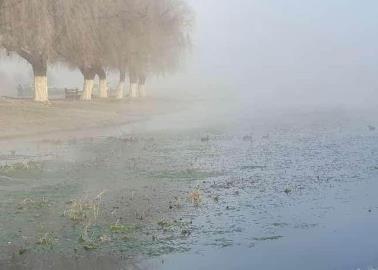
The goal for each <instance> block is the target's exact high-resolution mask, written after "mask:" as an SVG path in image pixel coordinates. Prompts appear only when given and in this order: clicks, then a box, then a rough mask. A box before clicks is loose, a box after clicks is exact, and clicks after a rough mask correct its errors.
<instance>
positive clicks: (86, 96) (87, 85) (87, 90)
mask: <svg viewBox="0 0 378 270" xmlns="http://www.w3.org/2000/svg"><path fill="white" fill-rule="evenodd" d="M92 91H93V80H88V79H86V80H84V86H83V93H82V95H81V97H80V99H81V100H91V99H92Z"/></svg>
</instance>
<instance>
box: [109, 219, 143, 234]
mask: <svg viewBox="0 0 378 270" xmlns="http://www.w3.org/2000/svg"><path fill="white" fill-rule="evenodd" d="M136 229H137V226H135V225H123V224H120V223H119V220H118V221H117V222H116V224H113V225H110V231H111V232H112V233H132V232H135V231H136Z"/></svg>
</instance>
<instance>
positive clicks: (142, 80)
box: [138, 74, 146, 97]
mask: <svg viewBox="0 0 378 270" xmlns="http://www.w3.org/2000/svg"><path fill="white" fill-rule="evenodd" d="M138 93H139V97H146V76H145V75H144V74H142V75H139V85H138Z"/></svg>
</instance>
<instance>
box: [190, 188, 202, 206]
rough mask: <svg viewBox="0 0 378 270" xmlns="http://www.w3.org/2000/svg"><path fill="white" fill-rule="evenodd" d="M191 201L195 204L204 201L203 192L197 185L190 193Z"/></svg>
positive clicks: (197, 204)
mask: <svg viewBox="0 0 378 270" xmlns="http://www.w3.org/2000/svg"><path fill="white" fill-rule="evenodd" d="M188 197H189V201H190V202H191V203H192V204H194V205H195V206H199V205H200V204H201V202H202V193H201V191H200V190H199V188H198V187H197V188H196V189H194V190H193V191H191V192H190V193H189V196H188Z"/></svg>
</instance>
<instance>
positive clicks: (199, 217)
mask: <svg viewBox="0 0 378 270" xmlns="http://www.w3.org/2000/svg"><path fill="white" fill-rule="evenodd" d="M187 2H188V3H189V4H190V5H191V7H192V8H193V10H194V14H195V22H194V25H193V28H194V32H193V38H192V48H191V51H190V53H189V54H188V55H186V56H185V57H184V59H182V64H181V66H180V69H179V70H177V71H176V72H174V73H172V74H170V73H167V74H164V75H159V76H154V77H148V80H147V93H148V97H147V98H145V99H142V98H141V99H134V100H132V99H125V100H123V101H119V102H116V101H114V100H110V101H109V100H105V101H104V100H94V101H93V102H89V103H80V102H76V101H73V102H70V101H61V100H60V101H59V100H57V101H53V102H52V104H48V105H39V104H37V105H36V104H31V103H28V102H27V101H26V102H24V103H20V104H18V103H17V102H18V101H6V103H5V101H4V103H2V104H1V105H0V109H2V110H3V112H4V115H5V113H8V114H9V112H11V113H12V115H14V118H9V119H11V120H12V119H14V121H15V122H16V124H14V123H13V122H12V121H11V120H9V119H4V118H0V124H1V125H2V126H1V127H4V130H6V131H8V133H7V132H4V131H3V133H1V136H0V269H16V270H26V269H28V270H29V269H32V270H34V269H47V270H48V269H54V270H56V269H58V270H60V269H62V270H63V269H64V270H66V269H80V270H82V269H88V270H89V269H117V270H118V269H146V270H150V269H161V270H176V269H200V270H202V269H203V270H207V269H220V270H223V269H224V270H228V269H252V268H253V269H266V270H270V269H272V270H273V269H274V270H275V269H284V270H285V269H287V270H291V269H306V270H311V269H314V270H319V269H324V270H328V269H337V270H339V269H340V270H346V269H347V270H356V269H361V270H368V269H375V268H374V267H378V253H377V250H378V242H377V241H376V240H377V237H375V236H376V235H377V233H378V229H377V228H378V226H377V225H378V215H377V213H378V197H377V196H376V190H377V188H378V186H377V181H376V178H377V176H378V163H377V162H378V134H377V128H378V118H377V115H378V114H377V113H378V108H377V106H376V104H377V99H378V77H377V74H378V36H377V33H378V20H377V18H376V17H377V16H376V11H377V10H378V2H377V1H374V0H366V1H363V3H362V2H356V1H351V0H346V1H342V0H331V1H325V0H322V1H316V0H306V1H303V0H287V1H276V0H233V1H230V0H201V1H199V0H188V1H187ZM108 72H109V74H108V75H109V76H108V81H109V84H110V87H111V88H115V87H116V86H117V80H118V74H117V72H114V71H112V70H109V71H108ZM32 75H33V74H32V69H31V68H30V66H29V65H28V64H27V63H26V62H25V61H24V60H21V59H20V58H18V57H16V56H13V57H11V58H6V57H5V56H4V58H3V59H2V61H0V95H7V96H16V94H17V92H16V88H17V86H18V84H31V83H32ZM48 76H49V82H50V85H51V87H60V88H65V87H68V88H81V87H82V84H83V78H82V77H83V76H82V75H81V74H80V72H79V71H78V70H72V69H71V70H70V69H68V68H67V67H66V66H65V65H63V64H58V65H54V66H51V67H49V70H48ZM1 106H3V108H1ZM17 121H18V122H17ZM91 121H93V124H92V123H91ZM88 122H89V124H88ZM17 123H19V124H17ZM26 129H27V130H26ZM22 132H24V134H23V133H22ZM9 134H10V135H9ZM96 207H97V208H96ZM77 208H79V210H77ZM83 209H84V210H83ZM88 209H89V211H88ZM96 209H97V210H99V212H98V216H96V217H93V216H92V215H93V213H95V212H96V211H93V210H96Z"/></svg>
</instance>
